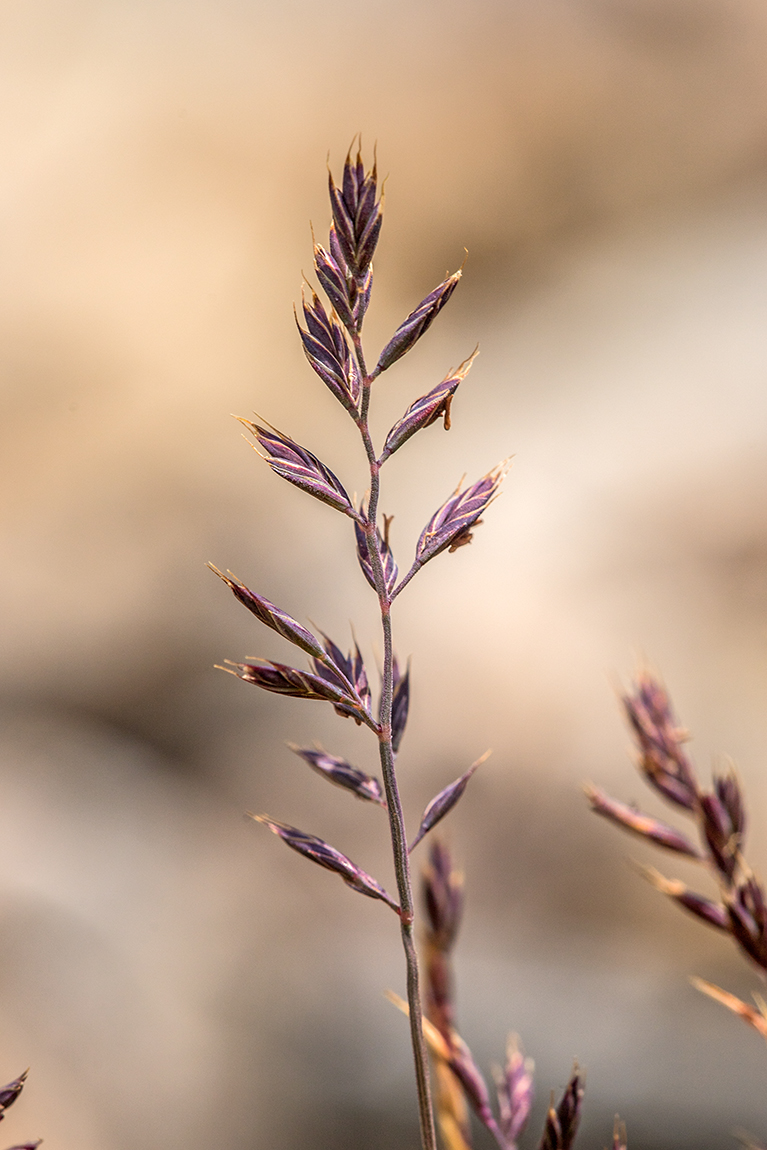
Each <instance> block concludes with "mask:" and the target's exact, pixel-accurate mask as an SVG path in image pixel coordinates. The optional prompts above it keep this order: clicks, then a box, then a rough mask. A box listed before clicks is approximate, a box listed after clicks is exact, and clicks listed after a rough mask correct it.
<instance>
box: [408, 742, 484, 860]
mask: <svg viewBox="0 0 767 1150" xmlns="http://www.w3.org/2000/svg"><path fill="white" fill-rule="evenodd" d="M488 754H489V752H488ZM486 759H487V754H484V755H482V757H481V758H480V759H477V761H476V763H472V765H471V766H470V767H469V769H468V771H466V772H465V773H464V774H462V775H461V777H460V778H458V779H455V780H454V782H452V783H450V784H449V786H447V787H445V789H444V790H442V791H440V792H439V794H438V795H437V796H436V797H435V798H433V799H432V800H431V802H430V803H429V805H428V806H427V808H426V810H425V811H424V812H423V816H422V818H421V825H420V827H419V828H418V833H417V835H416V836H415V838H414V839H413V841H412V843H411V844H410V850H411V851H413V850H415V848H416V847H417V846H418V844H419V842H420V841H421V839H422V838H423V836H424V835H425V834H427V833H428V832H429V831H430V830H431V829H432V827H435V826H436V825H437V823H438V822H440V821H441V820H442V819H443V818H444V817H445V815H446V814H447V813H448V812H449V811H451V810H452V809H453V807H454V806H455V804H456V803H457V802H458V800H459V799H460V797H461V795H462V794H463V792H464V791H465V790H466V787H467V786H468V782H469V779H470V778H471V776H472V775H473V774H474V772H475V771H476V770H477V768H478V767H479V766H481V765H482V763H484V762H485V760H486Z"/></svg>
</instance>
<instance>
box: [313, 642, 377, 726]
mask: <svg viewBox="0 0 767 1150" xmlns="http://www.w3.org/2000/svg"><path fill="white" fill-rule="evenodd" d="M320 634H321V635H322V639H323V643H324V647H325V652H326V659H327V660H329V662H330V664H332V665H330V666H329V665H328V662H327V661H326V662H321V661H320V660H318V659H314V660H312V661H313V664H314V669H315V671H316V672H317V674H318V676H319V677H320V678H321V679H324V680H326V682H329V683H336V684H338V685H339V686H341V687H342V688H343V687H347V688H348V687H351V689H352V693H353V694H355V695H356V697H357V699H358V700H359V702H360V704H361V705H362V707H363V708H364V709H365V712H366V714H368V715H370V705H371V699H370V684H369V683H368V677H367V672H366V670H365V664H364V662H363V659H362V655H361V653H360V649H359V647H358V646H357V644H356V642H355V644H354V649H353V650H352V652H351V654H350V655H344V653H343V651H342V650H341V648H340V647H339V646H337V644H336V643H334V642H333V640H332V639H331V638H329V636H327V635H326V634H325V633H324V631H321V632H320Z"/></svg>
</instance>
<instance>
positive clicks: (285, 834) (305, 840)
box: [250, 814, 399, 914]
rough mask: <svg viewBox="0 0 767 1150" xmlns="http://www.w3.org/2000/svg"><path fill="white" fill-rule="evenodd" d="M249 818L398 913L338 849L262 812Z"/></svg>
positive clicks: (379, 889)
mask: <svg viewBox="0 0 767 1150" xmlns="http://www.w3.org/2000/svg"><path fill="white" fill-rule="evenodd" d="M250 817H251V818H252V819H255V820H256V822H259V823H263V824H264V826H267V827H268V828H269V830H270V831H272V832H273V833H274V834H276V835H277V836H278V837H279V838H281V839H282V841H283V842H284V843H286V844H287V845H288V846H289V847H291V848H292V849H293V850H294V851H298V853H299V854H302V855H304V856H305V857H306V858H308V859H311V860H312V862H315V863H317V865H318V866H321V867H325V869H326V870H331V871H334V872H335V873H336V874H337V875H340V876H341V878H342V879H343V880H344V882H345V883H346V885H347V886H350V887H351V888H352V890H356V891H358V892H359V893H360V894H364V895H367V896H368V898H377V899H380V900H381V901H382V902H385V903H386V905H387V906H390V907H391V908H392V910H394V911H396V912H397V914H399V907H398V905H397V903H396V902H395V901H394V899H393V898H392V897H391V896H390V895H388V894H387V893H386V891H385V890H384V888H383V887H382V886H381V885H380V884H379V883H377V882H376V880H375V879H374V878H371V876H370V875H369V874H367V873H366V872H365V871H364V870H361V868H360V867H358V866H356V865H355V863H353V862H352V861H351V859H349V858H347V857H346V855H344V854H341V852H340V851H337V850H336V849H335V847H332V846H330V844H329V843H326V842H324V840H323V839H318V838H316V837H315V836H314V835H309V834H306V833H305V832H304V831H300V830H298V828H297V827H291V826H289V825H288V824H287V823H281V822H277V820H276V819H270V818H268V817H267V816H266V815H253V814H251V815H250Z"/></svg>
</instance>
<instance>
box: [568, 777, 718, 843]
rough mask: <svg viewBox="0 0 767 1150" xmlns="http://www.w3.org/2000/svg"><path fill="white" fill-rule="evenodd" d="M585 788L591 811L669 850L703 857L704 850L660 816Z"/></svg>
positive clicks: (598, 790) (589, 787)
mask: <svg viewBox="0 0 767 1150" xmlns="http://www.w3.org/2000/svg"><path fill="white" fill-rule="evenodd" d="M584 791H585V792H586V797H587V798H588V800H589V802H590V803H591V809H592V811H596V813H597V814H599V815H603V816H604V817H605V818H607V819H609V820H610V822H613V823H616V824H617V825H618V826H621V827H623V828H624V830H628V831H632V832H633V833H634V834H635V835H639V836H640V837H641V838H644V839H648V840H649V841H650V842H653V843H656V844H657V845H658V846H661V847H665V848H666V850H670V851H676V852H677V853H678V854H683V855H687V856H688V858H693V859H702V858H703V855H702V854H701V852H700V851H699V850H698V848H697V847H696V846H694V845H693V843H691V842H690V840H689V839H688V838H687V836H686V835H683V834H682V832H681V831H678V830H677V829H676V828H675V827H672V826H669V825H668V823H664V822H662V821H661V819H654V818H652V817H651V816H650V815H644V814H642V812H641V811H637V810H635V809H634V808H633V807H629V806H627V805H626V803H621V802H618V800H617V799H612V798H610V796H609V795H606V794H605V792H604V791H602V790H600V789H599V787H592V786H586V787H584Z"/></svg>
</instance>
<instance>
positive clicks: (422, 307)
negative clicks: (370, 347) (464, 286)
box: [375, 268, 462, 375]
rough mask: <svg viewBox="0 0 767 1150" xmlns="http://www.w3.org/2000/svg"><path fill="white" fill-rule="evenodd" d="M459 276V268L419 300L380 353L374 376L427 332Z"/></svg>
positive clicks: (453, 288)
mask: <svg viewBox="0 0 767 1150" xmlns="http://www.w3.org/2000/svg"><path fill="white" fill-rule="evenodd" d="M461 274H462V273H461V270H460V268H459V270H458V271H457V272H453V274H452V275H451V276H448V277H447V279H445V280H443V281H442V283H441V284H439V285H438V286H437V287H435V289H434V291H430V292H429V294H428V295H427V296H426V297H425V298H424V299H422V300H421V302H420V303H419V305H418V307H417V308H416V309H415V310H414V311H411V313H410V315H409V316H408V317H407V319H406V320H404V321H403V322H402V323H401V324H400V326H399V327H398V328H397V330H396V331H395V333H394V335H393V336H392V337H391V339H390V340H389V342H388V343H387V345H386V347H385V348H384V349H383V351H382V352H381V355H380V357H379V360H378V363H377V365H376V369H375V374H376V375H380V373H381V372H382V371H386V369H387V368H388V367H391V365H392V364H393V363H396V362H397V360H398V359H400V358H401V357H402V356H403V355H405V353H406V352H408V351H410V349H411V347H413V345H414V344H415V343H417V342H418V340H419V339H420V338H421V336H422V335H424V333H425V332H426V331H428V329H429V328H430V327H431V325H432V323H433V322H434V320H435V319H436V318H437V316H438V315H439V313H440V312H441V311H442V309H443V307H444V306H445V304H446V303H447V301H448V300H449V299H450V297H451V295H452V294H453V292H454V291H455V289H456V286H457V284H458V281H459V279H460V278H461Z"/></svg>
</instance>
